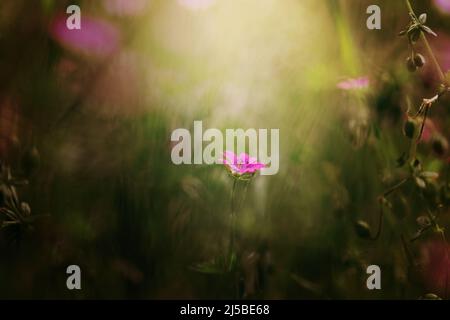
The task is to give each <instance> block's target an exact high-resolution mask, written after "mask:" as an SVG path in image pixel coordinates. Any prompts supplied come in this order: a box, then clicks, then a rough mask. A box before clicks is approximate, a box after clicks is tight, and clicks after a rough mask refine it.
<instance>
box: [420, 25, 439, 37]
mask: <svg viewBox="0 0 450 320" xmlns="http://www.w3.org/2000/svg"><path fill="white" fill-rule="evenodd" d="M420 29H422V30H423V31H425V32H426V33H428V34H431V35H433V36H435V37H437V34H436V32H434V31H433V30H431V29H430V27H427V26H420Z"/></svg>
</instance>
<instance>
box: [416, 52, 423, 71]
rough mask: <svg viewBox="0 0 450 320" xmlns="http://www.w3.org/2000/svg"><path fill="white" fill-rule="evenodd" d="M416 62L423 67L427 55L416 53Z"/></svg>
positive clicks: (417, 65)
mask: <svg viewBox="0 0 450 320" xmlns="http://www.w3.org/2000/svg"><path fill="white" fill-rule="evenodd" d="M414 64H415V65H416V67H418V68H422V67H423V65H424V64H425V57H424V56H423V55H421V54H420V53H416V55H415V56H414Z"/></svg>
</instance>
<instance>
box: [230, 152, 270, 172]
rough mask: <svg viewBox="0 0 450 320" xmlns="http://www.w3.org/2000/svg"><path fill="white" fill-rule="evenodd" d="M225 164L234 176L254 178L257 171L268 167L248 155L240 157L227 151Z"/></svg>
mask: <svg viewBox="0 0 450 320" xmlns="http://www.w3.org/2000/svg"><path fill="white" fill-rule="evenodd" d="M223 164H224V165H225V167H226V168H227V169H228V170H229V171H230V172H231V174H232V175H233V176H236V177H241V176H244V175H245V176H248V175H250V176H253V175H254V174H255V172H256V171H258V170H260V169H261V168H264V167H265V166H266V165H265V164H263V163H260V162H258V161H257V159H256V158H253V157H250V156H249V155H248V154H246V153H241V154H240V155H239V156H237V155H235V154H234V153H233V152H231V151H225V153H224V158H223Z"/></svg>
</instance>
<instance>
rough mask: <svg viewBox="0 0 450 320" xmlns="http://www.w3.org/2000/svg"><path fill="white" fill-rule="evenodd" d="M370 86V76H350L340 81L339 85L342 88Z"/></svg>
mask: <svg viewBox="0 0 450 320" xmlns="http://www.w3.org/2000/svg"><path fill="white" fill-rule="evenodd" d="M368 86H369V78H368V77H359V78H353V79H352V78H349V79H345V80H343V81H341V82H338V84H337V87H338V88H339V89H342V90H353V89H364V88H367V87H368Z"/></svg>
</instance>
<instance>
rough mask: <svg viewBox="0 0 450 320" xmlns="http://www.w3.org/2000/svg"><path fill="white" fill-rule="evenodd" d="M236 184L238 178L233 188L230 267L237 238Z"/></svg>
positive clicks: (230, 266)
mask: <svg viewBox="0 0 450 320" xmlns="http://www.w3.org/2000/svg"><path fill="white" fill-rule="evenodd" d="M236 186H237V179H233V189H232V191H231V214H230V220H231V227H230V247H229V250H228V259H229V261H228V267H229V268H230V269H231V268H232V263H233V256H234V243H235V238H236V208H235V197H236Z"/></svg>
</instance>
